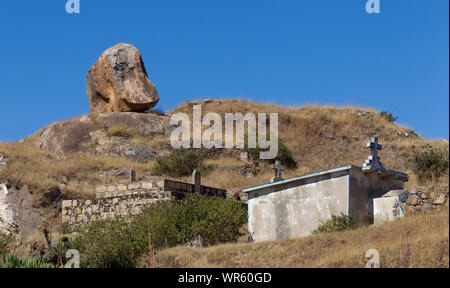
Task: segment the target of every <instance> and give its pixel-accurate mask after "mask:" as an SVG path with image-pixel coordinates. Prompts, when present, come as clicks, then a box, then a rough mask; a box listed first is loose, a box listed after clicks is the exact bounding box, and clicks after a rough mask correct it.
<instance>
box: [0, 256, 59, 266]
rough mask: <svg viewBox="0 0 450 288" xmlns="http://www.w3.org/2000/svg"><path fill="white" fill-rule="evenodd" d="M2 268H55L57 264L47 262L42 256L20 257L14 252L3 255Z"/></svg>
mask: <svg viewBox="0 0 450 288" xmlns="http://www.w3.org/2000/svg"><path fill="white" fill-rule="evenodd" d="M0 268H55V266H54V265H53V264H50V263H47V262H45V259H44V257H42V256H37V257H33V258H19V257H17V256H16V255H14V254H8V255H6V256H5V257H3V259H2V261H1V263H0Z"/></svg>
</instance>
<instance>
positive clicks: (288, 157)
mask: <svg viewBox="0 0 450 288" xmlns="http://www.w3.org/2000/svg"><path fill="white" fill-rule="evenodd" d="M261 151H262V150H261V148H260V147H256V148H249V149H248V154H249V156H250V159H252V160H258V159H259V155H260V154H259V153H260V152H261ZM277 160H279V161H281V164H283V165H284V166H285V167H286V168H288V169H295V168H297V162H296V161H295V159H294V156H292V152H291V151H290V150H289V148H288V147H287V146H286V144H284V142H283V140H282V139H281V138H279V139H278V155H277V157H276V158H275V159H271V160H268V161H269V162H270V163H275V161H277Z"/></svg>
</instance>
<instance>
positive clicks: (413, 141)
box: [0, 100, 449, 198]
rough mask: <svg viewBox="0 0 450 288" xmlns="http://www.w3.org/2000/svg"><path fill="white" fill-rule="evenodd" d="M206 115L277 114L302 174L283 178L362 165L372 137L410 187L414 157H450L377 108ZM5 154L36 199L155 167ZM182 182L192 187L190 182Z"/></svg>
mask: <svg viewBox="0 0 450 288" xmlns="http://www.w3.org/2000/svg"><path fill="white" fill-rule="evenodd" d="M175 112H184V113H187V114H189V115H191V114H192V104H188V103H186V104H181V105H180V106H178V107H177V108H176V109H175V110H174V111H172V112H170V113H168V115H169V116H170V115H171V114H173V113H175ZM208 112H216V113H219V114H220V115H222V116H223V115H224V114H225V113H237V112H240V113H242V114H246V113H249V112H252V113H258V112H264V113H278V114H279V133H280V137H281V138H282V139H283V140H284V143H285V144H286V145H287V146H288V148H289V149H290V151H291V152H292V154H293V156H294V158H295V159H296V161H297V163H298V168H297V169H295V170H289V171H286V172H285V173H284V177H286V178H288V177H294V176H299V175H304V174H308V173H313V172H317V171H321V170H324V169H330V168H335V167H338V166H344V165H350V164H351V165H359V166H361V165H362V164H363V162H364V161H365V160H366V158H367V156H368V155H369V151H368V149H367V148H365V144H366V142H367V141H368V139H369V138H370V137H375V136H377V137H379V138H380V142H381V143H382V144H383V150H382V151H381V152H380V156H381V160H382V161H383V163H384V165H385V167H387V168H388V169H392V170H398V171H402V172H405V173H408V174H410V176H411V181H410V183H409V184H407V188H412V187H417V186H418V185H419V184H420V183H418V181H416V178H415V175H414V174H413V173H412V163H411V159H412V158H413V156H414V153H415V152H420V151H423V150H425V149H428V148H430V147H434V148H437V149H441V150H444V151H446V152H447V153H448V150H449V146H448V142H447V141H444V140H440V141H431V140H426V139H423V138H421V137H418V136H414V135H413V136H410V137H406V136H405V133H409V134H410V135H411V131H410V129H409V128H407V127H402V126H399V125H396V124H393V123H390V122H388V121H387V120H386V119H385V118H384V117H382V116H380V113H379V112H378V111H376V110H373V109H363V108H356V107H350V106H348V107H335V106H330V105H328V106H315V105H311V106H303V107H283V106H277V105H272V104H263V103H254V102H249V101H245V100H216V101H213V102H210V103H206V104H203V106H202V114H203V115H205V114H206V113H208ZM204 128H205V127H204ZM108 135H109V137H115V136H124V137H125V138H128V141H129V142H130V143H131V144H132V145H137V144H146V145H149V146H151V147H153V148H154V149H155V150H156V151H161V150H164V151H165V150H170V141H169V138H168V136H167V135H163V134H157V135H142V134H141V133H138V132H137V130H136V129H133V128H131V129H130V128H127V127H124V126H120V125H119V126H117V127H111V128H110V129H109V131H108ZM31 140H32V139H31ZM30 142H31V141H30ZM93 145H96V143H93ZM0 153H3V154H5V155H8V158H9V160H8V168H7V170H6V171H4V172H3V173H4V174H3V175H0V178H1V177H2V176H3V178H6V179H9V180H13V181H17V182H23V183H26V184H27V185H29V186H31V188H32V189H33V188H34V189H36V190H37V193H38V194H39V193H41V192H40V191H48V190H51V188H52V187H55V186H57V185H58V184H60V183H62V182H66V181H67V179H69V184H68V185H67V187H66V189H65V190H66V191H65V193H66V194H67V195H68V196H70V197H75V196H76V197H80V196H81V197H83V198H84V197H88V196H89V195H92V186H93V185H94V184H97V183H101V182H103V181H107V182H108V181H111V182H112V181H115V179H114V178H111V179H106V180H105V179H101V178H99V174H100V173H101V172H102V171H107V170H111V169H115V168H122V167H127V168H131V167H133V168H134V169H136V170H137V172H138V174H141V173H142V174H144V173H149V172H150V167H151V163H148V164H137V163H134V162H131V161H127V160H121V159H117V158H111V157H98V156H95V157H94V156H90V155H89V154H86V153H79V154H74V155H68V157H67V159H66V160H62V159H61V158H60V157H58V156H57V155H56V154H52V153H49V152H44V151H41V150H39V149H36V148H34V147H33V146H32V145H31V144H29V143H24V144H0ZM206 164H207V165H212V166H221V167H233V166H239V165H242V164H243V162H242V161H241V160H240V159H237V158H236V157H225V156H220V157H218V158H212V159H207V161H206ZM260 170H261V173H260V174H259V175H257V176H255V177H250V178H249V177H247V176H245V175H241V173H239V171H236V170H233V169H229V170H217V171H213V172H212V173H210V174H209V175H207V176H206V177H204V178H203V182H204V183H205V184H206V185H209V186H216V187H221V188H225V189H242V188H246V187H250V186H253V185H258V184H263V183H267V182H268V181H269V179H270V177H271V176H272V173H273V172H272V170H271V169H270V165H265V164H264V163H263V164H262V165H261V167H260ZM142 174H141V175H142ZM442 179H444V180H442ZM442 179H440V180H439V181H448V172H447V175H445V176H444V177H443V178H442ZM181 180H185V181H191V179H190V177H186V178H183V179H181Z"/></svg>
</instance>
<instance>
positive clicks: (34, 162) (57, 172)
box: [0, 142, 151, 200]
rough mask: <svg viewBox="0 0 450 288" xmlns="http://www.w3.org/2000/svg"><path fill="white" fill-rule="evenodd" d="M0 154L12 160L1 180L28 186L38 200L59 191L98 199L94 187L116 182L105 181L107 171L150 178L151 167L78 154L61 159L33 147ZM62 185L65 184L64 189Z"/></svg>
mask: <svg viewBox="0 0 450 288" xmlns="http://www.w3.org/2000/svg"><path fill="white" fill-rule="evenodd" d="M0 153H2V154H3V155H6V156H7V158H8V162H7V169H5V170H4V171H2V173H1V174H0V179H8V180H9V181H10V182H12V183H11V184H13V185H16V184H25V185H27V186H28V187H29V188H30V190H31V191H33V193H34V194H35V196H36V200H39V197H41V196H42V195H44V194H46V193H49V192H52V191H55V189H59V190H61V192H62V195H63V198H80V197H81V198H89V197H93V196H94V195H95V193H94V185H96V184H101V183H104V182H115V181H116V180H117V179H115V178H114V177H110V178H106V179H104V178H102V177H101V174H102V172H103V171H109V170H113V169H118V168H133V169H135V170H136V172H137V173H138V175H144V174H148V173H149V172H150V167H151V164H150V163H148V164H139V163H136V162H133V161H128V160H123V159H119V158H114V157H104V156H92V155H90V154H87V153H77V154H72V155H64V156H60V155H57V154H54V153H50V152H46V151H43V150H41V149H38V148H36V147H35V146H34V145H32V144H31V143H28V142H27V143H23V144H1V143H0ZM60 184H65V186H64V187H62V186H61V185H60Z"/></svg>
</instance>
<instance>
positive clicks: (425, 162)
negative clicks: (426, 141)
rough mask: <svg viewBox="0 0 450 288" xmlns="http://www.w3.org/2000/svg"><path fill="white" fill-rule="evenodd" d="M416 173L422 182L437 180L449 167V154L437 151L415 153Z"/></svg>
mask: <svg viewBox="0 0 450 288" xmlns="http://www.w3.org/2000/svg"><path fill="white" fill-rule="evenodd" d="M413 165H414V173H415V174H416V175H417V176H418V178H419V180H420V181H421V182H425V181H428V180H432V179H437V178H439V177H440V176H441V175H443V174H444V173H445V172H446V171H447V170H448V167H449V156H448V153H446V152H444V151H440V150H436V149H433V148H432V149H429V150H427V151H424V152H419V153H415V155H414V159H413Z"/></svg>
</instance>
